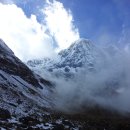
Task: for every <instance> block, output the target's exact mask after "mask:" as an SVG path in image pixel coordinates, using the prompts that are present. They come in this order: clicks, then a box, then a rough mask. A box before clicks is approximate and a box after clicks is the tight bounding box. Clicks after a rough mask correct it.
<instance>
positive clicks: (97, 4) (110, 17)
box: [19, 0, 130, 43]
mask: <svg viewBox="0 0 130 130" xmlns="http://www.w3.org/2000/svg"><path fill="white" fill-rule="evenodd" d="M59 2H61V3H63V5H64V7H65V8H66V9H69V10H71V12H72V15H73V18H74V24H75V26H76V27H77V28H78V29H79V33H80V36H81V37H84V38H89V39H91V40H93V41H94V42H97V43H98V42H104V39H105V40H106V41H105V42H106V43H107V42H108V43H109V42H112V43H117V42H119V39H120V38H121V37H123V34H122V33H123V29H124V27H126V28H127V30H128V28H130V22H129V21H130V1H129V0H59ZM44 4H45V1H43V0H37V1H34V0H28V2H27V3H26V4H23V3H20V4H19V6H20V7H22V8H23V9H24V11H25V13H26V14H27V15H28V16H30V14H31V13H37V16H38V17H37V18H38V20H39V21H40V20H41V18H42V17H41V15H40V12H38V8H42V7H43V5H44ZM103 35H104V38H102V37H101V36H103Z"/></svg>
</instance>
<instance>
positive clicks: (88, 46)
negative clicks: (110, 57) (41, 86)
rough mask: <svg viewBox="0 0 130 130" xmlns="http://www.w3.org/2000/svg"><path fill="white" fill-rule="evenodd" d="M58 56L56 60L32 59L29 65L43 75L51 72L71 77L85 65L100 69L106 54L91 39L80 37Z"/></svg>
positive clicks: (93, 69) (91, 69) (91, 68)
mask: <svg viewBox="0 0 130 130" xmlns="http://www.w3.org/2000/svg"><path fill="white" fill-rule="evenodd" d="M57 57H58V58H57V59H58V60H56V61H55V60H52V59H49V58H45V59H42V60H38V59H35V60H30V61H28V62H27V65H28V66H29V67H30V68H31V69H32V70H34V71H35V72H36V73H39V74H41V75H42V74H43V73H44V74H45V73H46V72H49V73H51V74H53V75H55V76H61V75H62V76H65V77H71V76H74V73H76V72H77V71H78V70H80V69H82V68H84V67H85V68H86V70H87V71H95V70H96V69H97V70H98V69H100V64H102V65H103V64H104V61H103V60H101V59H105V58H104V57H105V54H104V53H103V52H102V51H101V50H100V49H99V48H98V47H96V45H94V44H93V43H92V42H91V41H90V40H87V39H79V40H77V41H76V42H74V43H73V44H72V45H71V46H70V47H69V48H68V49H65V50H62V51H60V52H59V53H58V56H57ZM42 76H43V75H42Z"/></svg>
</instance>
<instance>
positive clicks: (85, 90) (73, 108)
mask: <svg viewBox="0 0 130 130" xmlns="http://www.w3.org/2000/svg"><path fill="white" fill-rule="evenodd" d="M98 48H99V50H100V52H101V53H102V56H101V57H100V58H97V57H95V62H94V63H93V68H92V69H91V70H88V69H87V65H86V66H84V67H83V68H82V69H79V70H78V72H76V73H75V76H74V78H69V79H67V80H66V79H64V78H62V77H60V78H55V79H54V78H53V80H54V81H55V83H56V91H55V96H56V98H55V104H56V109H58V110H60V111H64V112H71V113H72V112H79V111H80V110H83V109H85V108H86V107H94V106H97V105H98V106H101V107H103V108H104V107H105V108H107V109H111V110H117V111H119V112H123V113H126V112H130V51H129V47H128V46H127V47H125V48H120V49H119V48H117V47H115V46H111V47H101V46H100V47H98ZM126 48H127V49H126ZM99 60H100V61H99Z"/></svg>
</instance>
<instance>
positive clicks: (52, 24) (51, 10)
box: [43, 0, 80, 50]
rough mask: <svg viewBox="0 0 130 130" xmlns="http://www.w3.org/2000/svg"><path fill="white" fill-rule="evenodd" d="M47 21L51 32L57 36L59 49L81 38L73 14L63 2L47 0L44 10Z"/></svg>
mask: <svg viewBox="0 0 130 130" xmlns="http://www.w3.org/2000/svg"><path fill="white" fill-rule="evenodd" d="M43 13H44V14H45V16H46V17H45V22H46V25H47V27H48V29H49V31H50V34H51V35H52V36H53V37H54V38H55V40H56V42H57V44H58V46H59V48H58V49H59V50H61V49H65V48H67V47H69V46H70V45H71V44H72V42H74V41H75V40H78V39H79V37H80V36H79V32H78V29H77V28H76V27H75V26H74V24H73V16H72V14H71V11H70V10H66V9H65V8H64V6H63V4H62V3H60V2H58V1H56V0H53V2H49V0H47V6H46V8H45V9H44V10H43Z"/></svg>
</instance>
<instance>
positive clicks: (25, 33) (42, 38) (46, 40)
mask: <svg viewBox="0 0 130 130" xmlns="http://www.w3.org/2000/svg"><path fill="white" fill-rule="evenodd" d="M2 1H3V0H1V1H0V38H2V39H3V40H4V41H5V42H6V44H7V45H8V46H9V47H10V48H11V49H12V50H13V51H14V53H15V55H16V56H18V57H19V58H20V59H21V60H23V61H26V60H29V59H32V58H42V57H48V56H54V55H55V52H54V51H55V49H54V46H53V44H54V39H55V41H56V42H57V44H58V48H57V49H58V50H60V49H64V48H67V47H68V46H69V45H70V44H71V43H72V42H74V41H75V40H77V39H78V38H79V33H78V29H77V28H75V26H74V25H73V17H72V14H71V12H70V11H67V10H66V9H65V8H64V6H63V4H62V3H60V2H57V1H55V0H54V1H53V2H52V3H51V2H49V1H47V5H46V7H45V8H44V13H43V21H44V24H41V23H39V22H38V21H37V19H36V16H35V15H31V17H30V18H28V17H27V16H26V15H25V13H24V11H23V10H22V9H21V8H20V7H17V6H16V5H15V4H13V3H10V4H7V3H8V2H14V0H13V1H12V0H6V3H5V4H3V3H2ZM4 2H5V1H4ZM44 16H45V17H44ZM45 21H46V22H45ZM47 30H49V34H48V33H47V32H48V31H47ZM55 47H56V46H55Z"/></svg>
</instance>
